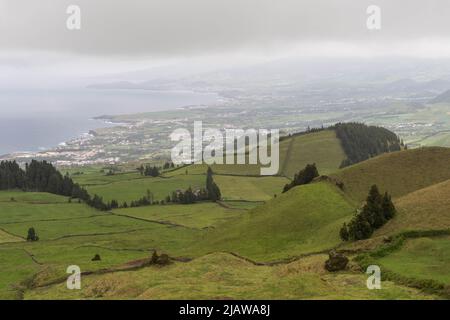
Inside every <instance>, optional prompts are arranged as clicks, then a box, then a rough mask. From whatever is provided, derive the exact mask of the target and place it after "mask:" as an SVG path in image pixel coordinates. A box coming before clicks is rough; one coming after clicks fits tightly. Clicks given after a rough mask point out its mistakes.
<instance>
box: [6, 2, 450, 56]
mask: <svg viewBox="0 0 450 320" xmlns="http://www.w3.org/2000/svg"><path fill="white" fill-rule="evenodd" d="M71 4H76V5H79V6H80V7H81V10H82V29H81V30H80V31H69V30H67V29H66V19H67V17H68V15H67V14H66V8H67V7H68V6H69V5H71ZM370 4H376V5H379V6H380V7H381V9H382V30H381V31H379V32H369V31H368V30H367V29H366V28H365V21H366V18H367V15H366V12H365V11H366V8H367V6H368V5H370ZM449 16H450V1H448V0H428V1H423V0H395V1H393V0H370V1H369V0H309V1H308V0H122V1H119V0H39V1H33V0H0V50H1V51H8V50H19V51H20V50H21V51H23V50H29V51H33V50H40V51H52V52H67V53H75V54H87V55H127V56H130V55H147V56H158V57H159V56H164V57H166V56H185V55H190V54H198V53H217V52H222V51H228V50H238V49H246V48H253V49H258V48H264V47H275V46H278V45H284V44H289V43H298V42H302V41H313V42H314V41H337V42H352V43H364V42H367V41H372V42H377V41H378V42H383V43H386V44H388V43H392V42H399V41H411V40H416V39H421V38H429V37H450V34H449V30H450V19H448V17H449Z"/></svg>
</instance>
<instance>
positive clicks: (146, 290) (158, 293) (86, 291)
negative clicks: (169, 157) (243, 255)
mask: <svg viewBox="0 0 450 320" xmlns="http://www.w3.org/2000/svg"><path fill="white" fill-rule="evenodd" d="M325 260H326V256H324V255H317V256H312V257H308V258H305V259H302V260H299V261H295V262H292V263H289V264H285V265H279V266H256V265H254V264H252V263H250V262H248V261H245V260H242V259H240V258H237V257H235V256H232V255H230V254H226V253H214V254H209V255H205V256H203V257H201V258H198V259H195V260H193V261H191V262H187V263H179V262H176V263H173V264H172V265H170V266H166V267H162V268H161V267H147V268H144V269H141V270H138V271H125V272H115V273H109V274H104V275H93V276H87V277H84V278H83V287H82V289H81V290H67V289H66V288H65V285H64V284H58V285H53V286H50V287H44V288H38V289H35V290H31V291H27V292H26V295H25V298H26V299H54V298H58V299H123V298H128V299H129V298H131V299H431V298H435V297H433V296H431V295H427V294H423V293H420V292H419V291H418V290H415V289H411V288H407V287H404V286H399V285H396V284H394V283H392V282H384V290H367V288H366V283H365V282H366V277H365V276H364V275H363V274H357V273H348V272H343V273H336V274H330V273H328V272H326V271H325V270H324V269H323V264H324V261H325Z"/></svg>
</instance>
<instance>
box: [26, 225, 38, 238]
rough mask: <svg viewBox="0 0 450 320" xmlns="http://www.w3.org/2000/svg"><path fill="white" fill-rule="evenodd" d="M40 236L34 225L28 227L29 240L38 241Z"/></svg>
mask: <svg viewBox="0 0 450 320" xmlns="http://www.w3.org/2000/svg"><path fill="white" fill-rule="evenodd" d="M38 240H39V237H38V235H37V233H36V230H34V228H33V227H31V228H29V229H28V235H27V241H38Z"/></svg>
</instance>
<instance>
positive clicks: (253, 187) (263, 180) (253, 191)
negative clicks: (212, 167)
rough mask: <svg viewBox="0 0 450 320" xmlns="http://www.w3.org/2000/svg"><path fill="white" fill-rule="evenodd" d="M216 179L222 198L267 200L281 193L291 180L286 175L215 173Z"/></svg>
mask: <svg viewBox="0 0 450 320" xmlns="http://www.w3.org/2000/svg"><path fill="white" fill-rule="evenodd" d="M214 181H215V182H216V183H217V185H218V186H219V188H220V192H221V193H222V199H223V200H224V201H226V200H247V201H266V200H270V199H272V198H273V197H274V195H279V194H281V192H282V190H283V187H284V185H285V184H287V183H289V182H290V181H289V180H288V179H286V178H284V177H272V176H270V177H264V176H262V177H242V176H225V175H215V176H214Z"/></svg>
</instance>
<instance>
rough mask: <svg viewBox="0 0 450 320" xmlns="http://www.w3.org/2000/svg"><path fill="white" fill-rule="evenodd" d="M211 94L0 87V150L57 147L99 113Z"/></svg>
mask: <svg viewBox="0 0 450 320" xmlns="http://www.w3.org/2000/svg"><path fill="white" fill-rule="evenodd" d="M216 101H217V96H216V95H214V94H199V93H193V92H184V91H183V92H179V91H176V92H158V91H146V90H89V89H80V90H72V91H58V92H47V91H34V92H2V91H0V155H2V154H7V153H11V152H17V151H39V150H43V149H47V148H51V147H54V146H57V145H58V144H59V143H61V142H64V141H67V140H70V139H72V138H75V137H77V136H79V135H81V134H83V133H86V132H88V131H89V130H91V129H95V128H100V127H104V126H107V124H105V123H103V122H100V121H95V120H91V119H92V118H93V117H96V116H100V115H105V114H107V115H112V114H129V113H138V112H150V111H161V110H169V109H174V108H177V107H182V106H187V105H195V104H210V103H214V102H216Z"/></svg>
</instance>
